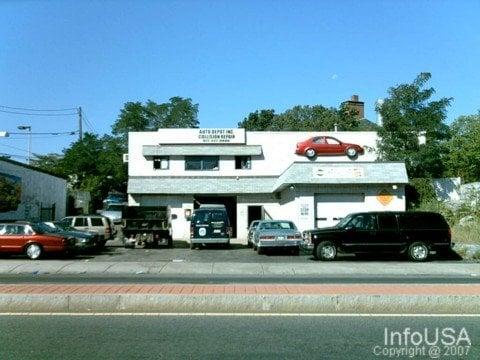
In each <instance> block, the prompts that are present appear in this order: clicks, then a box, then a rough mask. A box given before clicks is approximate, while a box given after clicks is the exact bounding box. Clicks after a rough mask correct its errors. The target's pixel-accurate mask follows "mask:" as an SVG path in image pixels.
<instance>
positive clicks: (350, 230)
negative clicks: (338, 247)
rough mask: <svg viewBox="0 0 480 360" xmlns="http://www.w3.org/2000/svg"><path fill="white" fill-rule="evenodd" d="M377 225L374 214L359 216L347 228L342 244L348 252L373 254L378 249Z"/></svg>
mask: <svg viewBox="0 0 480 360" xmlns="http://www.w3.org/2000/svg"><path fill="white" fill-rule="evenodd" d="M376 235H377V225H376V217H375V215H373V214H368V213H364V214H359V215H357V216H355V217H354V218H353V219H352V220H351V221H350V222H349V223H348V224H347V225H346V227H345V236H344V239H345V240H343V241H342V244H343V246H344V248H345V250H346V251H348V252H371V251H375V250H376V248H377V239H376Z"/></svg>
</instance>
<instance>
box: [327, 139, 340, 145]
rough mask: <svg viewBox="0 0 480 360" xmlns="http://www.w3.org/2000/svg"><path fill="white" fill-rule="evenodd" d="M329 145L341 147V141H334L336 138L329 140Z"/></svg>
mask: <svg viewBox="0 0 480 360" xmlns="http://www.w3.org/2000/svg"><path fill="white" fill-rule="evenodd" d="M327 143H328V144H330V145H339V144H340V141H338V140H337V139H334V138H327Z"/></svg>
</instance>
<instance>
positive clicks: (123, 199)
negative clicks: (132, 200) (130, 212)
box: [103, 193, 127, 207]
mask: <svg viewBox="0 0 480 360" xmlns="http://www.w3.org/2000/svg"><path fill="white" fill-rule="evenodd" d="M126 203H127V196H126V195H125V194H119V193H110V194H108V195H107V197H106V198H105V199H104V200H103V205H104V207H106V206H107V205H109V204H126Z"/></svg>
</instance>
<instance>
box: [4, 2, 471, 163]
mask: <svg viewBox="0 0 480 360" xmlns="http://www.w3.org/2000/svg"><path fill="white" fill-rule="evenodd" d="M479 13H480V1H440V0H439V1H368V0H367V1H333V0H332V1H273V0H270V1H266V0H265V1H219V0H216V1H206V0H205V1H200V0H199V1H20V0H19V1H1V2H0V81H1V82H0V106H10V107H22V108H39V109H49V108H70V107H77V106H82V107H83V109H84V110H85V113H86V116H87V119H88V120H89V121H90V123H91V124H92V127H93V129H94V130H95V132H97V133H100V134H103V133H106V132H109V131H110V127H111V125H112V123H113V122H114V121H115V119H116V117H117V116H118V113H119V110H120V109H121V108H122V106H123V104H124V103H125V102H127V101H146V100H147V99H152V100H154V101H156V102H164V101H167V100H168V99H169V98H170V97H172V96H177V95H178V96H183V97H190V98H192V99H193V101H194V102H195V103H198V104H199V107H200V112H199V120H200V125H201V126H202V127H236V125H237V122H238V121H240V120H242V119H243V117H244V116H246V115H247V114H248V113H249V112H251V111H254V110H256V109H263V108H273V109H275V110H276V111H277V112H281V111H283V110H285V109H287V108H289V107H292V106H294V105H297V104H302V105H306V104H310V105H313V104H322V105H324V106H338V104H339V103H340V102H342V101H343V100H346V99H347V98H349V97H350V95H352V94H359V95H360V98H361V99H362V100H364V101H365V106H366V116H367V117H368V118H370V119H375V112H374V102H375V100H376V99H378V98H381V97H384V96H385V95H386V91H387V89H388V87H390V86H392V85H395V84H399V83H404V82H410V81H412V80H413V79H414V78H415V76H416V75H417V74H418V73H419V72H422V71H429V72H431V73H432V75H433V78H432V80H431V82H430V85H431V86H433V87H434V88H435V89H436V91H437V96H442V97H443V96H448V97H453V98H454V102H453V104H452V106H451V108H450V110H449V113H448V121H449V122H451V121H452V120H453V119H455V118H456V117H457V116H459V115H462V114H472V113H476V112H477V111H478V110H479V109H480V101H479V93H480V91H479V89H480V88H479V84H480V72H479V71H478V66H479V64H480V31H479V25H478V14H479ZM3 110H5V109H3ZM18 125H31V126H32V128H33V131H34V132H50V131H52V132H53V131H70V130H76V127H77V122H76V117H75V116H74V115H68V116H65V117H61V116H58V117H56V116H55V117H34V116H28V115H20V114H7V113H0V131H2V130H9V131H15V129H16V127H17V126H18ZM86 130H89V128H88V127H86ZM72 140H74V137H43V136H42V137H40V136H39V137H35V138H34V140H33V151H34V152H36V153H46V152H60V151H61V150H62V148H64V147H65V146H67V145H68V144H69V143H70V142H71V141H72ZM15 148H17V149H15ZM26 148H27V140H26V139H25V138H24V137H22V136H20V135H16V136H13V135H12V136H11V138H9V139H8V138H0V153H10V154H15V155H26V152H25V149H26ZM17 159H21V158H17Z"/></svg>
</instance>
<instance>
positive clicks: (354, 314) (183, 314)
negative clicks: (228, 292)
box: [0, 312, 480, 318]
mask: <svg viewBox="0 0 480 360" xmlns="http://www.w3.org/2000/svg"><path fill="white" fill-rule="evenodd" d="M0 316H218V317H222V316H224V317H479V318H480V314H356V313H352V314H350V313H339V314H332V313H326V314H324V313H319V314H310V313H132V312H128V313H106V312H98V313H91V312H87V313H68V312H65V313H64V312H58V313H35V312H6V313H0Z"/></svg>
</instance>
